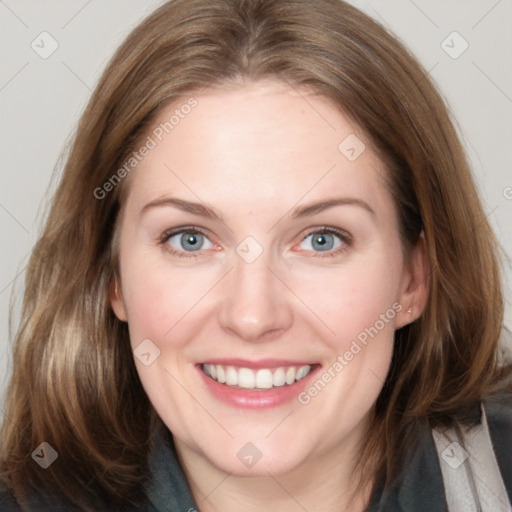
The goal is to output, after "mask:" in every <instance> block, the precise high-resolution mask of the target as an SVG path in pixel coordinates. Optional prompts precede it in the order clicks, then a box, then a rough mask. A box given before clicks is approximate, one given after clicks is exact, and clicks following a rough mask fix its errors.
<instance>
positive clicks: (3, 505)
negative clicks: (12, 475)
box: [0, 480, 22, 512]
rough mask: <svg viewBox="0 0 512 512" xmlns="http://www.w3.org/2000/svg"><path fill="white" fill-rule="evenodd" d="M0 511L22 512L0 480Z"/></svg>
mask: <svg viewBox="0 0 512 512" xmlns="http://www.w3.org/2000/svg"><path fill="white" fill-rule="evenodd" d="M0 510H1V511H2V512H20V511H21V510H22V509H21V507H20V506H19V504H18V502H17V501H16V499H15V498H14V496H13V495H12V493H11V492H10V490H9V489H8V488H7V486H6V485H5V483H4V482H3V481H2V480H0Z"/></svg>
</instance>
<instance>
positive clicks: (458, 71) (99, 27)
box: [0, 0, 512, 422]
mask: <svg viewBox="0 0 512 512" xmlns="http://www.w3.org/2000/svg"><path fill="white" fill-rule="evenodd" d="M161 3H162V2H161V1H160V0H137V1H136V0H122V1H121V0H106V1H105V0H103V1H100V0H89V1H87V0H66V1H64V0H60V1H58V0H45V1H44V2H39V1H36V0H0V24H1V29H0V38H1V39H0V51H1V61H2V66H1V68H0V109H1V120H0V130H1V132H0V162H1V166H0V175H1V187H0V230H1V245H2V252H1V260H0V261H1V265H0V395H1V394H2V393H3V391H4V389H5V385H6V383H7V380H8V377H9V373H10V369H11V361H10V349H11V342H12V338H11V336H10V334H9V332H8V311H9V299H10V296H11V294H12V293H13V291H15V292H16V295H17V297H18V299H17V303H18V306H17V307H15V312H16V311H17V310H19V302H20V299H21V292H22V286H23V278H24V269H25V265H26V263H27V259H28V255H29V254H30V249H31V247H32V245H33V244H34V242H35V240H36V237H37V233H38V231H39V228H40V224H41V218H40V213H39V214H38V211H39V212H40V207H41V206H44V201H45V199H46V197H47V195H48V186H49V184H50V178H51V175H52V171H53V168H54V166H55V164H56V163H57V159H58V156H59V154H60V153H61V151H62V149H63V148H64V143H65V141H66V140H67V138H68V137H69V135H70V134H71V132H72V130H73V129H74V128H75V125H76V123H77V119H78V117H79V115H80V113H81V111H82V110H83V108H84V106H85V104H86V102H87V100H88V98H89V96H90V94H91V91H92V90H93V88H94V86H95V84H96V81H97V79H98V77H99V74H100V73H101V71H102V69H103V68H104V67H105V64H106V63H107V61H108V59H109V57H110V56H111V55H112V53H113V52H114V50H115V49H116V48H117V47H118V45H119V44H120V43H121V41H122V40H123V39H124V37H125V36H126V35H127V34H128V32H129V31H130V29H131V28H133V27H134V26H135V25H136V24H137V23H138V22H139V21H140V20H141V19H142V18H143V17H144V16H145V15H146V14H147V13H148V12H150V11H151V10H153V9H154V8H155V7H156V6H158V5H160V4H161ZM352 3H353V4H354V5H356V6H358V7H360V8H362V9H363V10H365V11H366V12H368V13H369V14H370V15H372V16H374V17H376V18H377V19H379V20H380V21H381V22H382V23H383V24H384V25H385V26H387V27H388V28H390V29H391V30H392V31H394V32H395V33H396V34H397V35H398V36H399V37H400V38H401V39H402V40H403V41H404V42H405V43H406V44H407V45H408V46H409V47H410V48H411V50H412V51H413V52H414V53H415V54H416V55H417V56H418V57H419V59H420V60H421V62H422V63H423V65H424V66H425V68H426V69H427V70H429V71H430V76H432V77H433V78H434V79H435V80H436V81H437V83H438V84H439V86H440V87H441V90H442V91H443V94H444V95H445V98H446V100H447V102H448V103H449V105H450V106H451V108H452V111H453V113H454V115H455V117H456V118H457V119H458V121H459V125H460V132H461V136H462V138H463V141H464V143H465V145H466V148H467V151H468V154H469V157H470V159H471V162H472V164H473V169H474V173H475V178H476V181H477V183H478V185H479V187H480V190H481V195H482V199H483V201H484V204H485V210H486V212H487V213H488V217H489V219H490V221H491V223H492V225H493V226H494V229H495V231H496V233H497V235H498V237H499V239H500V240H501V242H502V244H503V246H504V248H505V250H506V252H507V254H508V255H509V257H510V255H512V228H511V219H512V171H511V169H512V165H511V164H512V151H511V144H512V59H510V55H511V50H512V30H511V21H512V1H511V0H450V1H448V0H414V1H413V0H380V1H379V0H371V1H370V0H367V1H363V0H353V1H352ZM454 31H456V32H458V34H460V36H459V35H457V34H455V35H454V34H453V32H454ZM42 32H48V33H49V34H50V36H51V38H50V36H41V35H40V34H41V33H42ZM42 39H43V41H42V42H41V40H42ZM52 39H54V40H55V41H56V42H57V44H58V48H57V49H56V50H55V52H54V53H52V54H51V55H50V56H48V57H47V58H45V59H43V58H42V57H41V56H40V55H39V54H38V53H36V51H35V50H34V49H33V48H32V47H31V44H32V43H33V42H34V43H33V44H34V46H35V47H36V48H37V49H38V51H39V52H40V53H44V52H45V51H46V52H48V51H49V49H51V44H52ZM443 41H444V43H443ZM464 41H466V42H467V44H468V45H469V46H468V48H467V50H466V51H465V52H464V53H462V54H461V55H460V56H458V57H457V58H453V57H454V56H456V55H457V54H458V53H459V52H460V51H461V50H462V49H463V48H464V46H465V44H466V43H465V42H464ZM447 52H449V53H451V54H452V55H451V56H450V55H449V54H448V53H447ZM511 277H512V272H511V270H510V264H508V265H507V266H506V283H505V286H506V293H507V306H506V307H507V309H506V315H505V325H506V326H508V328H509V329H510V328H512V305H511V303H512V300H511V297H512V294H511V291H510V283H511V282H512V279H511ZM1 405H2V399H1V398H0V422H1V420H2V415H3V411H2V407H1Z"/></svg>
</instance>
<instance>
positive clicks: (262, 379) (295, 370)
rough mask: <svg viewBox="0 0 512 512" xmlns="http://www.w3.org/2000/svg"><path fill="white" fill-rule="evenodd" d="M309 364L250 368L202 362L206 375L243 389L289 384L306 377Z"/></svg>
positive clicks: (309, 368)
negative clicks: (259, 368) (258, 368)
mask: <svg viewBox="0 0 512 512" xmlns="http://www.w3.org/2000/svg"><path fill="white" fill-rule="evenodd" d="M311 368H312V366H311V365H308V364H307V365H304V366H298V367H297V366H288V367H282V366H281V367H279V368H273V369H270V368H262V369H261V370H251V369H250V368H235V367H234V366H222V365H220V364H216V365H213V364H203V371H204V373H205V374H206V375H208V376H209V377H211V378H212V379H213V380H216V381H217V382H219V383H221V384H226V385H228V386H234V387H237V386H238V387H240V388H244V389H270V388H272V387H281V386H285V385H288V386H289V385H291V384H293V383H294V382H296V381H299V380H301V379H303V378H304V377H306V375H308V374H309V372H310V371H311Z"/></svg>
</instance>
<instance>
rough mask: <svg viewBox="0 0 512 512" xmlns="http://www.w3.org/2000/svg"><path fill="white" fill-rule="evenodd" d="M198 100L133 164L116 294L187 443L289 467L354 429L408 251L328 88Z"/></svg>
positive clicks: (153, 384)
mask: <svg viewBox="0 0 512 512" xmlns="http://www.w3.org/2000/svg"><path fill="white" fill-rule="evenodd" d="M194 98H195V100H196V101H197V104H196V106H195V107H194V108H191V109H183V110H182V112H185V111H186V112H187V114H186V115H185V114H183V113H182V115H181V116H179V122H177V123H175V124H174V125H173V128H172V131H171V130H169V133H168V134H167V133H165V132H164V134H163V136H161V139H162V140H158V137H156V136H155V135H154V134H155V132H153V133H150V136H151V137H152V138H153V139H154V140H155V141H156V143H157V144H156V147H153V148H152V149H151V150H150V151H148V154H147V155H146V156H145V157H144V158H142V159H141V161H140V162H139V163H138V165H137V167H136V168H135V169H134V170H133V171H132V174H131V175H130V177H129V184H128V185H129V191H128V194H127V199H126V203H125V205H124V208H123V214H122V217H121V221H120V239H119V251H120V252H119V257H120V283H119V286H118V291H117V293H113V294H112V306H113V308H114V311H115V313H116V314H117V316H118V317H119V318H120V319H121V320H123V321H127V322H128V325H129V330H130V338H131V344H132V348H133V349H134V357H135V364H136V366H137V370H138V373H139V376H140V379H141V381H142V384H143V386H144V388H145V390H146V392H147V394H148V396H149V399H150V400H151V402H152V404H153V406H154V407H155V409H156V411H157V412H158V414H159V416H160V417H161V418H162V420H163V421H164V423H165V424H166V425H167V426H168V428H169V429H170V430H171V432H172V433H173V435H174V438H175V441H176V443H177V446H178V448H179V450H181V452H182V453H190V454H194V456H195V457H198V458H199V459H201V460H203V461H207V463H208V464H211V465H212V466H215V467H216V468H219V469H221V470H223V471H226V472H230V473H233V474H240V475H244V474H247V475H248V474H251V475H258V474H261V475H265V474H267V471H269V472H271V473H272V474H284V473H286V472H289V471H292V470H294V469H296V468H299V467H301V465H303V464H305V463H306V462H308V463H311V462H312V461H322V460H326V458H328V457H333V456H335V457H337V456H339V455H340V454H341V453H342V452H343V450H347V449H348V448H347V447H349V446H352V447H354V446H355V445H356V444H357V441H358V440H359V439H361V436H362V435H363V433H364V431H365V429H366V428H367V425H368V421H369V418H370V417H371V414H372V408H373V405H374V403H375V401H376V398H377V396H378V394H379V392H380V390H381V388H382V386H383V383H384V380H385V378H386V374H387V372H388V368H389V365H390V359H391V355H392V348H393V336H394V331H395V329H396V328H397V327H399V326H401V325H404V324H405V323H407V322H409V321H412V320H414V318H415V317H416V316H417V314H419V308H420V305H419V301H420V298H419V296H418V294H419V292H418V290H419V287H418V286H416V285H415V282H416V281H417V275H416V274H417V272H415V270H414V269H415V268H416V267H417V265H416V266H415V264H414V259H415V258H416V257H415V256H414V255H413V258H412V259H413V261H412V263H411V261H408V262H406V261H405V258H404V254H403V250H402V246H401V242H400V238H399V232H398V225H397V215H396V212H395V206H394V202H393V199H392V196H391V194H390V192H389V190H388V187H387V186H386V170H385V169H384V167H383V165H382V163H381V162H380V161H379V160H378V158H377V157H376V155H375V154H374V152H373V151H372V149H371V144H370V141H369V140H368V139H367V138H366V137H365V135H364V134H363V133H361V131H360V130H359V129H358V127H357V126H356V125H354V124H353V123H351V121H350V120H349V119H348V118H347V117H345V116H344V115H342V114H341V113H340V112H339V111H338V110H337V109H336V108H335V107H334V106H333V105H331V104H330V103H329V102H328V101H327V100H326V99H323V98H320V97H318V96H314V95H312V94H308V93H307V91H300V93H299V92H296V91H295V90H293V89H291V88H289V87H288V86H286V85H282V84H279V83H270V82H268V83H257V84H252V85H246V86H240V87H239V88H234V89H229V90H219V89H216V90H210V91H208V92H206V93H202V94H200V95H197V96H194ZM186 102H187V98H183V100H182V101H178V102H176V104H174V105H173V106H172V107H169V108H168V109H166V110H165V111H162V112H161V115H160V116H159V119H157V121H156V122H155V128H158V126H160V123H165V122H166V121H169V119H170V118H171V116H172V115H173V113H174V112H175V110H176V108H178V109H179V108H180V105H183V104H185V103H186ZM160 131H162V130H161V129H160ZM160 131H157V132H156V133H158V134H160ZM363 144H364V146H363ZM409 308H411V311H409V312H408V311H407V310H408V309H409ZM257 459H259V460H257ZM254 461H256V462H254Z"/></svg>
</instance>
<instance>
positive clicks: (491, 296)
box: [0, 0, 503, 510]
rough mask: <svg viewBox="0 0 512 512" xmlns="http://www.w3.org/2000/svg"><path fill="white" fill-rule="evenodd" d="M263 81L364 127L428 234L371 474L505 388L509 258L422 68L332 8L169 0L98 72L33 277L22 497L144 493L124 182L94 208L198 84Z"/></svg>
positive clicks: (105, 498)
mask: <svg viewBox="0 0 512 512" xmlns="http://www.w3.org/2000/svg"><path fill="white" fill-rule="evenodd" d="M263 79H271V80H277V81H282V82H285V83H287V84H289V85H290V86H292V87H294V88H306V89H308V90H310V91H313V92H314V93H316V94H318V95H321V96H322V97H325V98H327V99H328V100H330V102H331V103H332V104H333V105H334V106H335V107H337V108H339V109H340V110H341V111H342V112H343V113H345V114H346V115H348V116H349V117H350V118H351V119H352V120H353V121H355V122H356V123H357V125H358V126H359V127H360V128H361V129H362V130H363V131H364V132H365V133H366V134H367V135H368V137H369V139H370V140H371V142H372V144H373V146H374V148H373V149H374V150H375V151H376V152H377V153H378V155H379V156H380V158H381V159H382V160H383V162H384V163H385V164H386V167H387V170H388V174H389V176H388V178H389V181H390V183H391V186H392V193H393V196H394V200H395V203H396V208H397V212H398V217H399V225H400V235H401V239H402V241H403V245H404V248H406V249H407V248H411V247H413V246H414V245H415V244H416V243H417V242H418V237H419V236H420V233H421V232H422V231H423V233H424V237H425V244H426V248H427V253H428V260H429V265H430V275H429V278H428V279H429V287H430V294H429V298H428V302H427V305H426V308H425V311H424V313H423V314H422V316H421V317H420V318H419V319H418V320H417V321H415V322H414V323H413V324H411V325H408V326H406V327H404V328H402V329H400V330H398V331H397V332H396V335H395V350H394V355H393V359H392V364H391V369H390V372H389V375H388V378H387V381H386V383H385V385H384V388H383V390H382V392H381V394H380V396H379V398H378V401H377V404H376V408H375V415H374V419H373V423H372V424H371V427H370V429H369V431H368V434H367V443H365V448H364V449H363V453H362V456H361V460H362V465H363V466H364V468H363V469H364V472H366V474H371V475H373V476H374V477H375V481H376V482H377V481H378V482H385V485H388V484H389V483H390V482H391V481H392V480H393V478H394V477H395V476H396V474H397V472H398V471H399V470H400V467H401V464H402V460H403V456H404V454H405V453H406V452H407V450H408V449H409V448H410V446H411V443H412V439H413V437H414V436H413V432H414V428H415V425H416V423H417V422H418V421H426V422H429V423H430V424H431V425H432V426H435V425H439V424H451V423H453V422H454V421H455V420H459V421H469V420H468V418H469V417H470V416H471V414H470V413H471V411H474V410H475V408H478V404H479V403H480V402H481V400H482V399H484V398H485V397H486V396H489V394H490V393H491V392H492V391H493V390H494V389H495V388H496V387H497V386H498V385H499V383H500V382H502V373H503V372H502V371H500V367H499V365H498V364H497V353H498V350H497V347H498V338H499V334H500V330H501V326H502V316H503V300H502V292H501V282H500V271H499V260H498V250H499V247H498V244H497V241H496V239H495V237H494V235H493V233H492V231H491V229H490V227H489V224H488V221H487V219H486V215H485V213H484V211H483V209H482V206H481V203H480V201H479V198H478V194H477V191H476V188H475V185H474V182H473V179H472V176H471V171H470V169H469V165H468V162H467V159H466V156H465V153H464V149H463V147H462V145H461V143H460V141H459V138H458V135H457V131H456V128H455V126H454V122H453V120H452V119H451V115H450V112H449V110H448V108H447V106H446V105H445V103H444V101H443V99H442V97H441V95H440V93H439V92H438V91H437V89H436V87H435V85H434V84H433V82H432V81H431V79H430V78H429V76H428V73H427V72H426V71H425V70H424V69H423V68H422V66H421V65H420V64H419V63H418V62H417V60H416V59H415V58H414V57H413V56H412V55H411V54H410V52H409V51H408V50H407V49H406V48H405V47H404V46H403V45H402V44H401V43H400V42H399V41H398V40H397V39H396V38H395V37H394V36H393V35H391V34H390V33H388V31H387V30H386V29H385V28H383V27H382V26H381V25H380V24H378V23H377V22H375V21H374V20H372V19H371V18H370V17H368V16H367V15H365V14H363V13H362V12H360V11H359V10H357V9H356V8H354V7H352V6H350V5H349V4H347V3H345V2H343V1H340V0H172V1H169V2H167V3H165V4H164V5H162V6H161V7H160V8H158V9H156V10H155V11H154V12H153V13H152V14H151V15H150V16H149V17H148V18H146V19H145V20H144V21H143V22H142V23H141V24H140V25H138V26H137V27H136V28H135V29H134V30H133V31H132V32H131V34H130V35H129V36H128V37H127V39H126V40H125V41H124V43H123V44H122V45H121V47H120V48H119V49H118V51H117V52H116V54H115V55H114V57H113V58H112V59H111V61H110V63H109V64H108V66H107V68H106V70H105V71H104V73H103V75H102V77H101V79H100V81H99V83H98V85H97V87H96V89H95V91H94V93H93V94H92V96H91V98H90V101H89V103H88V105H87V107H86V109H85V111H84V113H83V115H82V117H81V119H80V121H79V124H78V128H77V131H76V133H75V135H74V138H73V140H72V142H71V145H70V147H69V151H68V154H67V158H66V163H65V166H64V168H63V172H62V176H61V178H60V181H59V185H58V188H57V190H56V192H55V194H54V196H53V199H52V202H51V207H50V210H49V214H48V216H47V218H46V221H45V226H44V229H43V230H42V233H41V235H40V238H39V240H38V242H37V244H36V245H35V248H34V250H33V253H32V255H31V258H30V261H29V264H28V267H27V269H26V280H25V290H24V298H23V306H22V314H21V320H20V324H19V328H18V330H17V333H16V336H15V340H14V352H13V372H12V377H11V380H10V383H9V387H8V393H7V401H6V420H5V421H4V424H3V427H2V430H1V434H0V445H1V448H0V475H1V476H2V478H3V479H4V480H5V481H6V482H7V483H8V485H9V487H11V488H12V489H13V492H14V493H15V495H16V496H17V497H19V499H23V497H25V496H28V495H29V494H30V492H32V491H33V490H34V489H38V490H39V492H43V493H49V494H51V493H54V494H56V495H59V496H64V497H65V498H66V499H67V500H69V502H70V503H72V504H74V505H76V506H78V507H81V509H82V510H94V509H97V508H98V507H99V505H98V503H102V504H105V503H107V504H108V506H109V510H118V509H119V510H122V509H123V507H124V506H125V505H126V504H127V503H128V502H131V503H134V504H136V503H139V502H141V501H142V500H143V498H144V491H143V486H144V483H145V482H146V480H147V478H148V467H147V455H148V449H149V446H150V439H151V433H152V432H153V429H155V428H156V427H157V426H158V422H159V421H161V420H159V418H158V417H157V415H156V413H155V411H154V409H153V408H152V406H151V404H150V402H149V400H148V398H147V396H146V395H145V393H144V390H143V388H142V386H141V383H140V381H139V378H138V375H137V372H136V369H135V364H134V362H133V356H132V353H131V348H130V343H129V334H128V329H127V325H126V324H125V323H123V322H120V321H119V320H118V319H117V318H116V317H115V315H114V314H113V311H112V309H111V307H110V305H109V287H110V286H111V285H112V282H113V280H114V278H115V276H116V275H117V269H118V259H117V256H118V255H117V246H116V243H115V238H116V237H115V234H116V230H117V226H118V222H117V221H118V218H119V212H120V209H121V207H122V205H123V201H124V198H125V196H126V191H127V189H128V185H129V180H122V181H121V182H120V183H119V184H118V185H117V186H116V187H114V189H113V190H112V191H111V192H110V193H108V194H106V195H105V196H104V197H103V198H101V199H97V198H96V196H97V193H96V194H95V190H97V189H98V188H101V187H102V186H103V185H104V184H105V183H106V182H107V181H108V180H109V179H110V178H111V177H112V175H113V174H114V173H115V172H116V170H118V169H119V168H120V167H121V166H122V165H123V163H124V162H125V161H126V160H127V158H129V156H130V155H131V154H132V152H133V151H134V150H136V149H137V147H139V146H140V141H141V140H144V138H145V137H147V135H148V133H149V130H150V129H151V127H152V122H153V121H154V119H155V116H156V115H157V114H158V113H159V112H160V111H161V110H162V108H164V107H166V106H167V105H169V104H171V103H172V102H175V101H177V99H178V98H182V97H183V96H184V95H190V94H193V93H194V91H200V90H202V89H204V88H210V87H215V86H225V87H230V86H234V85H236V84H239V83H240V82H241V81H242V82H243V81H245V82H256V81H258V80H263ZM43 441H46V442H48V443H50V444H51V445H52V446H53V447H54V449H55V450H56V451H57V452H58V453H59V458H58V459H57V461H56V462H55V463H54V464H52V465H51V466H50V467H49V468H48V469H47V470H46V471H44V472H42V471H41V469H40V468H39V467H38V466H37V465H36V464H34V462H33V461H32V459H31V456H30V455H31V453H32V452H33V450H34V449H35V448H36V447H37V446H38V445H39V444H40V443H41V442H43ZM43 473H44V475H43Z"/></svg>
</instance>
